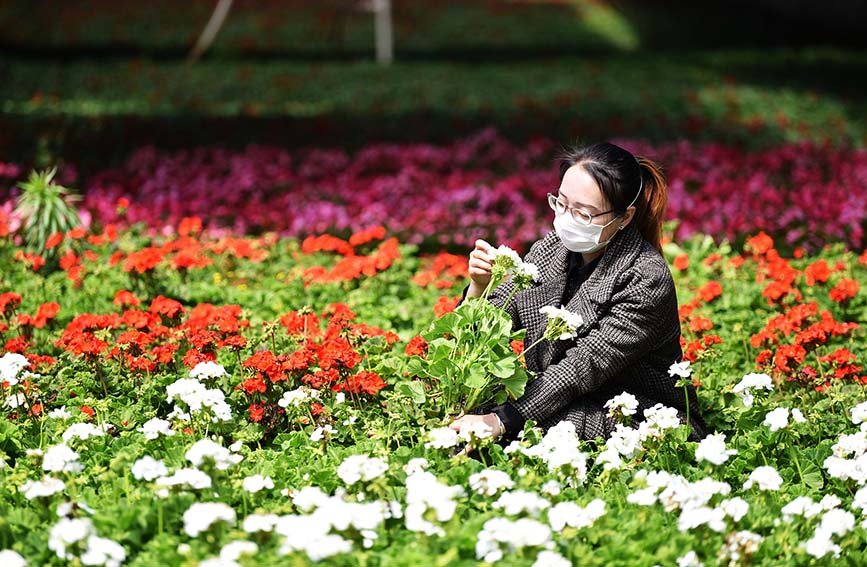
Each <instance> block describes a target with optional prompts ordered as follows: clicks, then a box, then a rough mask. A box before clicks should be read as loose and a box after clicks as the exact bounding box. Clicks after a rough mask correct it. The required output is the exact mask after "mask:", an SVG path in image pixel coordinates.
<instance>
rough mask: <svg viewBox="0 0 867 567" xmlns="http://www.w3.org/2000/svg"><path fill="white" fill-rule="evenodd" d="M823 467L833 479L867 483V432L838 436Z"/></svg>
mask: <svg viewBox="0 0 867 567" xmlns="http://www.w3.org/2000/svg"><path fill="white" fill-rule="evenodd" d="M823 466H824V467H825V470H827V471H828V474H829V475H831V476H833V477H834V478H838V479H840V480H854V481H855V482H857V483H858V484H859V485H861V486H863V485H864V484H865V483H867V431H858V432H856V433H851V434H843V435H840V438H839V439H838V440H837V442H836V443H835V444H834V445H833V446H832V447H831V455H830V456H829V457H828V458H827V459H825V462H824V463H823Z"/></svg>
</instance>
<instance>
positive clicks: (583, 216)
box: [548, 193, 616, 225]
mask: <svg viewBox="0 0 867 567" xmlns="http://www.w3.org/2000/svg"><path fill="white" fill-rule="evenodd" d="M548 205H549V206H550V207H551V208H552V209H553V210H554V212H555V213H557V214H558V215H562V214H563V213H565V212H566V211H567V210H568V211H569V212H570V213H572V218H573V219H575V220H576V221H578V222H580V223H581V224H585V225H590V224H593V219H594V218H595V217H601V216H602V215H607V214H608V213H613V212H616V211H615V210H614V209H611V210H610V211H605V212H604V213H596V214H590V213H588V212H587V211H582V210H581V209H575V208H573V207H570V206H569V205H566V204H565V203H563V202H562V201H560V200H559V199H558V198H557V196H556V195H553V194H551V193H548Z"/></svg>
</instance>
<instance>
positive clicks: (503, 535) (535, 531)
mask: <svg viewBox="0 0 867 567" xmlns="http://www.w3.org/2000/svg"><path fill="white" fill-rule="evenodd" d="M551 544H552V541H551V529H550V528H549V527H548V526H546V525H545V524H543V523H541V522H538V521H536V520H532V519H529V518H520V519H518V520H515V521H511V520H508V519H506V518H491V519H490V520H488V521H487V522H485V525H484V526H482V531H480V532H479V535H478V539H477V541H476V559H481V560H483V561H485V562H487V563H496V562H497V561H499V560H500V559H502V558H503V555H504V552H508V553H512V552H515V551H517V550H519V549H523V548H525V547H545V548H547V547H550V546H551Z"/></svg>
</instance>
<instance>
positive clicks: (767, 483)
mask: <svg viewBox="0 0 867 567" xmlns="http://www.w3.org/2000/svg"><path fill="white" fill-rule="evenodd" d="M754 484H755V485H757V486H758V487H759V490H779V489H780V486H782V485H783V478H782V477H781V476H780V474H779V473H778V472H777V471H776V469H774V467H769V466H761V467H757V468H756V469H755V470H754V471H753V472H751V473H750V477H749V478H748V479H747V481H746V482H745V483H744V489H746V490H749V489H750V488H752V486H753V485H754Z"/></svg>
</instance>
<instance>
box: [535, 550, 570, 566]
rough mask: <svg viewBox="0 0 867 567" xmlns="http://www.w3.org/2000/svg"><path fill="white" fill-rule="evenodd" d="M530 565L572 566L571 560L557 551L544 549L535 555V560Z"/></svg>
mask: <svg viewBox="0 0 867 567" xmlns="http://www.w3.org/2000/svg"><path fill="white" fill-rule="evenodd" d="M530 567H572V562H571V561H569V560H568V559H566V558H565V557H563V556H562V555H560V554H559V553H557V552H556V551H548V550H547V549H544V550H542V551H540V552H539V555H537V556H536V561H534V562H533V565H531V566H530Z"/></svg>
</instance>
